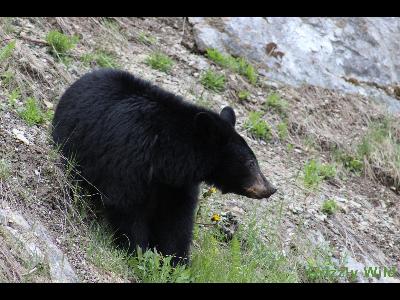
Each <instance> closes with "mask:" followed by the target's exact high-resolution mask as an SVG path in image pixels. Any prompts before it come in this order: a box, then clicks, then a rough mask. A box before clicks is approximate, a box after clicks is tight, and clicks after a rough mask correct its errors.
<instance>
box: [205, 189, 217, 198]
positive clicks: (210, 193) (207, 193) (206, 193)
mask: <svg viewBox="0 0 400 300" xmlns="http://www.w3.org/2000/svg"><path fill="white" fill-rule="evenodd" d="M216 192H217V189H216V188H215V187H210V188H209V189H208V191H207V192H205V193H204V194H203V197H204V198H208V197H210V196H211V195H212V194H214V193H216Z"/></svg>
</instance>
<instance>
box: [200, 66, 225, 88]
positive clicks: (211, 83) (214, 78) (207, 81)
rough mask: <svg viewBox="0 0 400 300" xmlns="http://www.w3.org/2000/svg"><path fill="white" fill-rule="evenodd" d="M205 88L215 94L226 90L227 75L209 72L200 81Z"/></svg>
mask: <svg viewBox="0 0 400 300" xmlns="http://www.w3.org/2000/svg"><path fill="white" fill-rule="evenodd" d="M200 81H201V83H202V84H203V86H204V87H205V88H207V89H209V90H212V91H215V92H222V91H223V90H225V75H224V74H219V73H216V72H214V71H212V70H207V71H206V72H205V73H204V74H203V75H202V77H201V79H200Z"/></svg>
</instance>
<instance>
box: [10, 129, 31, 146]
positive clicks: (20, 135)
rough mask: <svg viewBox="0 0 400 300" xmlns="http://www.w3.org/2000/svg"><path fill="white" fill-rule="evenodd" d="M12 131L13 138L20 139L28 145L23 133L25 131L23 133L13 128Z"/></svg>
mask: <svg viewBox="0 0 400 300" xmlns="http://www.w3.org/2000/svg"><path fill="white" fill-rule="evenodd" d="M12 132H13V134H14V136H15V138H16V139H17V140H20V141H21V142H23V143H24V144H26V145H30V142H29V140H28V139H27V138H26V137H25V135H24V134H25V133H24V132H23V131H21V130H19V129H16V128H14V129H13V130H12Z"/></svg>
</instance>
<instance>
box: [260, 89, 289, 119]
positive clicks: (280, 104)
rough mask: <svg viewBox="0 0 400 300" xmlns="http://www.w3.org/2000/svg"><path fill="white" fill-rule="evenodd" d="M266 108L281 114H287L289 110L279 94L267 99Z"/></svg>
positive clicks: (271, 95)
mask: <svg viewBox="0 0 400 300" xmlns="http://www.w3.org/2000/svg"><path fill="white" fill-rule="evenodd" d="M265 107H266V108H271V109H272V110H274V111H276V112H277V113H279V114H286V112H287V109H288V103H287V102H286V101H285V100H283V99H282V98H281V97H280V96H279V94H277V93H272V94H270V95H269V96H268V97H267V100H266V102H265Z"/></svg>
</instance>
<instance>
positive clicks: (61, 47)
mask: <svg viewBox="0 0 400 300" xmlns="http://www.w3.org/2000/svg"><path fill="white" fill-rule="evenodd" d="M46 42H47V44H48V46H49V51H50V53H51V54H52V55H53V56H54V57H55V58H58V59H59V60H60V61H63V62H68V61H69V57H68V54H69V52H70V51H71V50H72V49H73V48H75V47H76V45H77V43H78V42H79V37H78V36H68V35H66V34H63V33H61V32H59V31H57V30H52V31H50V32H49V33H48V34H47V35H46Z"/></svg>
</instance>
